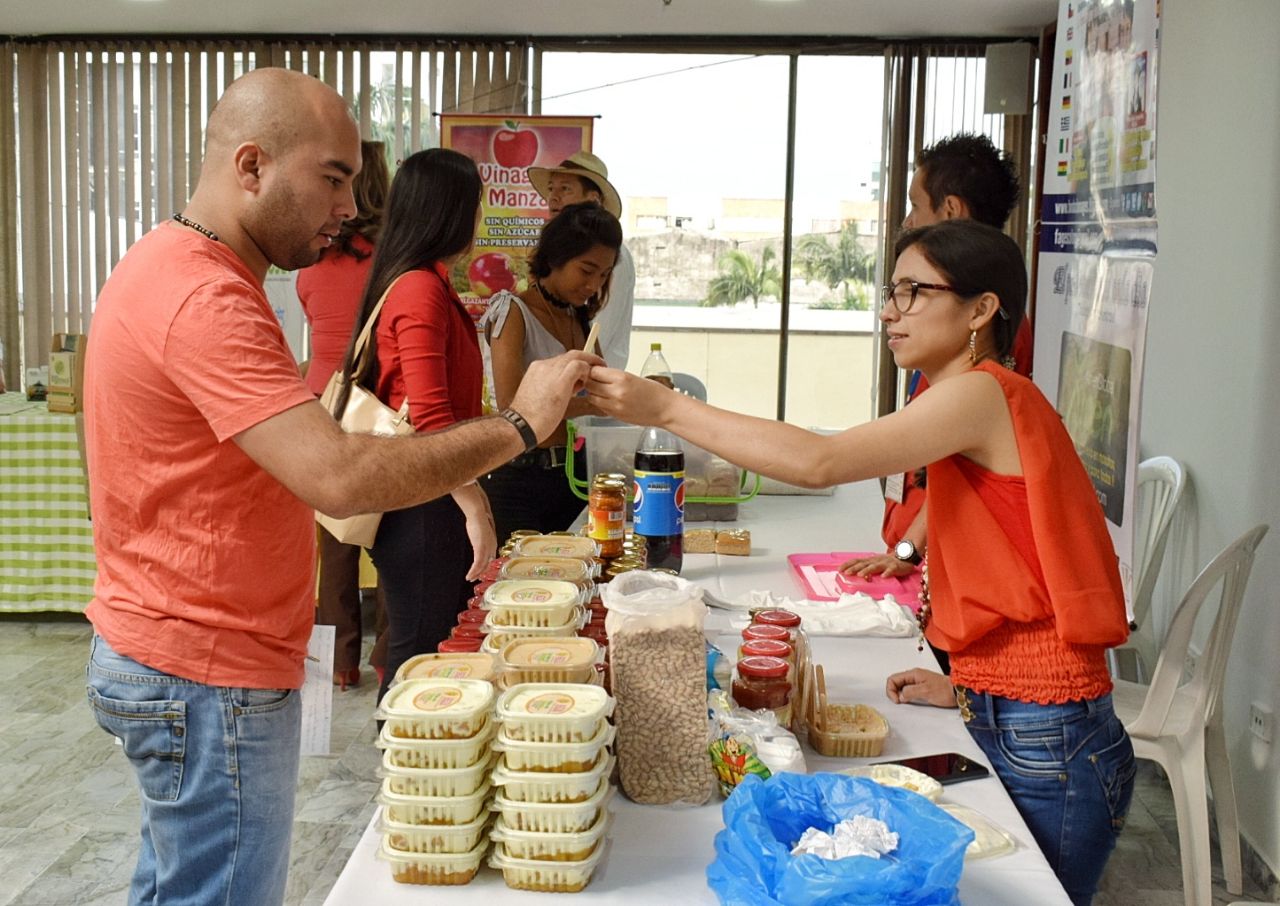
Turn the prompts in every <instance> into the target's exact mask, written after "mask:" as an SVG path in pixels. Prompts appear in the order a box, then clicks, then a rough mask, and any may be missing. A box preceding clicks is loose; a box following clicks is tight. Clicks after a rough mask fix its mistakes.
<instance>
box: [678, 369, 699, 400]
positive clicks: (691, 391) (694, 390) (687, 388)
mask: <svg viewBox="0 0 1280 906" xmlns="http://www.w3.org/2000/svg"><path fill="white" fill-rule="evenodd" d="M671 383H673V384H675V387H676V389H677V390H679V391H680V392H681V393H684V394H686V395H688V396H691V397H693V398H694V399H696V400H702V402H704V403H705V402H706V401H707V385H706V384H704V383H702V380H701V379H700V378H697V377H694V376H693V375H692V374H688V373H686V372H684V371H676V372H674V373H672V375H671Z"/></svg>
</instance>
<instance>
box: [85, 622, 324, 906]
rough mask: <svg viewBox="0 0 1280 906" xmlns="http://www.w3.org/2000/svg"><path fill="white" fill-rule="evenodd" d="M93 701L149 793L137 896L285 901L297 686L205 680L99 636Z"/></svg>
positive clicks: (145, 899)
mask: <svg viewBox="0 0 1280 906" xmlns="http://www.w3.org/2000/svg"><path fill="white" fill-rule="evenodd" d="M87 675H88V696H89V704H90V705H91V706H92V708H93V713H94V717H95V718H96V719H97V721H98V725H99V726H101V727H102V728H103V729H104V730H106V731H107V732H108V733H110V734H111V735H112V736H115V737H116V738H117V739H119V740H120V742H121V744H122V745H123V747H124V754H125V756H126V757H128V759H129V763H130V764H131V765H132V766H133V770H134V773H135V774H136V776H137V780H138V788H139V792H140V794H141V797H142V846H141V849H140V851H139V853H138V865H137V868H136V869H135V870H134V875H133V883H132V886H131V888H130V890H129V903H130V904H131V906H139V904H148V906H150V904H165V906H171V904H191V906H212V904H219V906H259V904H262V906H278V904H279V903H281V902H283V900H284V892H285V879H286V875H287V872H288V866H289V837H290V832H291V830H292V827H293V801H294V789H295V788H296V786H297V780H298V744H299V737H300V732H301V718H302V705H301V698H300V696H299V694H298V691H297V690H288V689H239V688H229V687H222V686H206V685H203V684H201V683H196V682H192V681H191V680H185V679H181V678H179V677H176V676H170V675H169V674H166V673H161V672H160V671H158V670H152V669H151V668H150V667H146V666H144V665H142V664H139V663H138V662H137V661H135V660H133V659H132V658H128V657H125V656H124V655H121V654H117V653H116V652H115V651H114V650H113V649H112V648H111V646H110V645H108V644H107V642H106V640H105V639H103V638H101V637H100V636H94V639H93V642H92V647H91V649H90V657H89V666H88V670H87Z"/></svg>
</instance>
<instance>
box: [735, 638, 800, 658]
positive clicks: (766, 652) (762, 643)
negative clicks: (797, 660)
mask: <svg viewBox="0 0 1280 906" xmlns="http://www.w3.org/2000/svg"><path fill="white" fill-rule="evenodd" d="M738 654H739V657H744V658H747V657H754V656H760V657H776V658H781V659H782V660H786V659H787V658H789V657H791V656H792V655H793V654H795V649H794V648H792V647H791V646H790V645H788V644H787V643H786V642H779V641H775V640H774V639H752V640H751V641H749V642H743V643H742V647H741V648H740V649H738Z"/></svg>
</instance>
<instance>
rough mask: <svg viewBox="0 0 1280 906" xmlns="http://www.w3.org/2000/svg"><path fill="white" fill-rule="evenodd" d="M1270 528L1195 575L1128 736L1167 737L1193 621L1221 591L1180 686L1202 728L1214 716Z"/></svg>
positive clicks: (1251, 534)
mask: <svg viewBox="0 0 1280 906" xmlns="http://www.w3.org/2000/svg"><path fill="white" fill-rule="evenodd" d="M1269 528H1270V526H1267V525H1257V526H1254V527H1253V528H1251V529H1249V531H1247V532H1245V533H1244V534H1243V535H1241V536H1240V537H1239V538H1237V539H1236V540H1235V541H1233V542H1231V543H1230V544H1228V545H1227V546H1226V547H1225V548H1224V549H1223V550H1222V553H1220V554H1218V556H1216V557H1214V558H1213V560H1211V561H1210V562H1209V565H1208V566H1206V567H1205V568H1204V569H1202V570H1201V571H1200V575H1198V576H1196V578H1195V581H1194V582H1192V583H1191V587H1190V588H1188V589H1187V593H1186V594H1185V595H1183V596H1182V603H1180V604H1179V605H1178V609H1177V610H1176V611H1175V612H1174V614H1173V621H1172V622H1171V623H1170V624H1169V631H1168V633H1167V634H1166V635H1165V638H1164V646H1163V647H1162V648H1161V649H1160V659H1159V661H1157V662H1156V669H1155V672H1154V673H1153V674H1152V676H1151V686H1150V688H1149V689H1148V690H1147V697H1146V700H1145V701H1144V702H1143V703H1142V713H1140V714H1139V715H1138V717H1137V719H1136V720H1135V721H1133V723H1132V724H1130V725H1129V726H1128V729H1129V732H1130V733H1133V734H1135V735H1141V736H1146V737H1154V736H1162V735H1168V733H1167V732H1166V722H1167V720H1168V718H1169V712H1170V710H1171V707H1172V705H1173V700H1174V695H1175V694H1176V693H1177V691H1178V689H1179V686H1180V681H1181V679H1182V674H1183V671H1184V667H1185V664H1186V660H1187V649H1188V648H1189V647H1190V645H1191V634H1192V632H1193V631H1194V630H1195V625H1196V617H1197V616H1198V615H1199V613H1200V608H1201V606H1202V605H1203V604H1204V602H1205V601H1206V600H1207V599H1208V597H1209V593H1210V592H1211V591H1213V589H1214V588H1215V587H1217V586H1219V585H1221V588H1222V593H1221V597H1220V599H1219V602H1218V613H1217V615H1216V616H1215V617H1214V620H1213V628H1212V629H1211V630H1210V631H1209V640H1208V643H1207V644H1206V645H1205V649H1204V653H1203V654H1202V655H1201V656H1200V657H1199V658H1198V659H1197V660H1196V665H1195V670H1194V672H1193V673H1192V675H1191V678H1190V679H1189V680H1187V682H1186V684H1185V686H1183V688H1184V689H1185V690H1186V691H1187V692H1189V693H1190V694H1191V696H1192V702H1193V706H1194V707H1195V709H1196V711H1197V713H1198V714H1199V723H1200V725H1201V726H1203V724H1204V723H1205V722H1207V721H1208V720H1209V719H1210V717H1211V716H1212V715H1213V713H1214V710H1215V709H1216V708H1217V706H1218V698H1219V696H1221V694H1222V681H1223V678H1224V677H1225V676H1226V672H1227V657H1228V655H1230V653H1231V640H1232V638H1233V637H1234V635H1235V628H1236V619H1237V617H1238V616H1239V615H1240V603H1241V601H1242V600H1243V598H1244V590H1245V586H1247V585H1248V584H1249V573H1250V571H1251V570H1252V569H1253V557H1254V553H1255V551H1256V550H1257V548H1258V544H1259V543H1260V542H1261V541H1262V538H1263V536H1264V535H1266V533H1267V531H1268V529H1269Z"/></svg>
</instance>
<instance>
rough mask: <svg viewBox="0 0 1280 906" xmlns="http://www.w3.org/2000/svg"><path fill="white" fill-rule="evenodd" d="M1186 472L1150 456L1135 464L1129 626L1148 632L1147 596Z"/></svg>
mask: <svg viewBox="0 0 1280 906" xmlns="http://www.w3.org/2000/svg"><path fill="white" fill-rule="evenodd" d="M1186 483H1187V471H1186V469H1184V468H1183V467H1182V463H1180V462H1178V461H1177V460H1176V459H1173V458H1172V457H1169V456H1153V457H1151V458H1150V459H1144V460H1143V461H1142V462H1140V463H1138V493H1137V502H1136V505H1135V507H1134V509H1135V510H1137V513H1136V519H1135V521H1134V531H1133V540H1134V545H1133V591H1132V601H1133V622H1134V623H1135V624H1137V625H1138V626H1139V627H1140V628H1141V629H1143V630H1145V631H1147V632H1150V631H1151V628H1150V627H1149V626H1148V625H1147V620H1148V618H1149V617H1150V614H1151V596H1152V594H1153V593H1154V592H1155V588H1156V579H1157V578H1159V576H1160V564H1161V563H1163V562H1164V551H1165V546H1166V545H1167V544H1168V541H1169V527H1170V526H1171V525H1172V524H1173V516H1174V513H1176V512H1177V509H1178V503H1179V502H1180V501H1181V500H1182V491H1183V489H1184V488H1185V487H1186Z"/></svg>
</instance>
